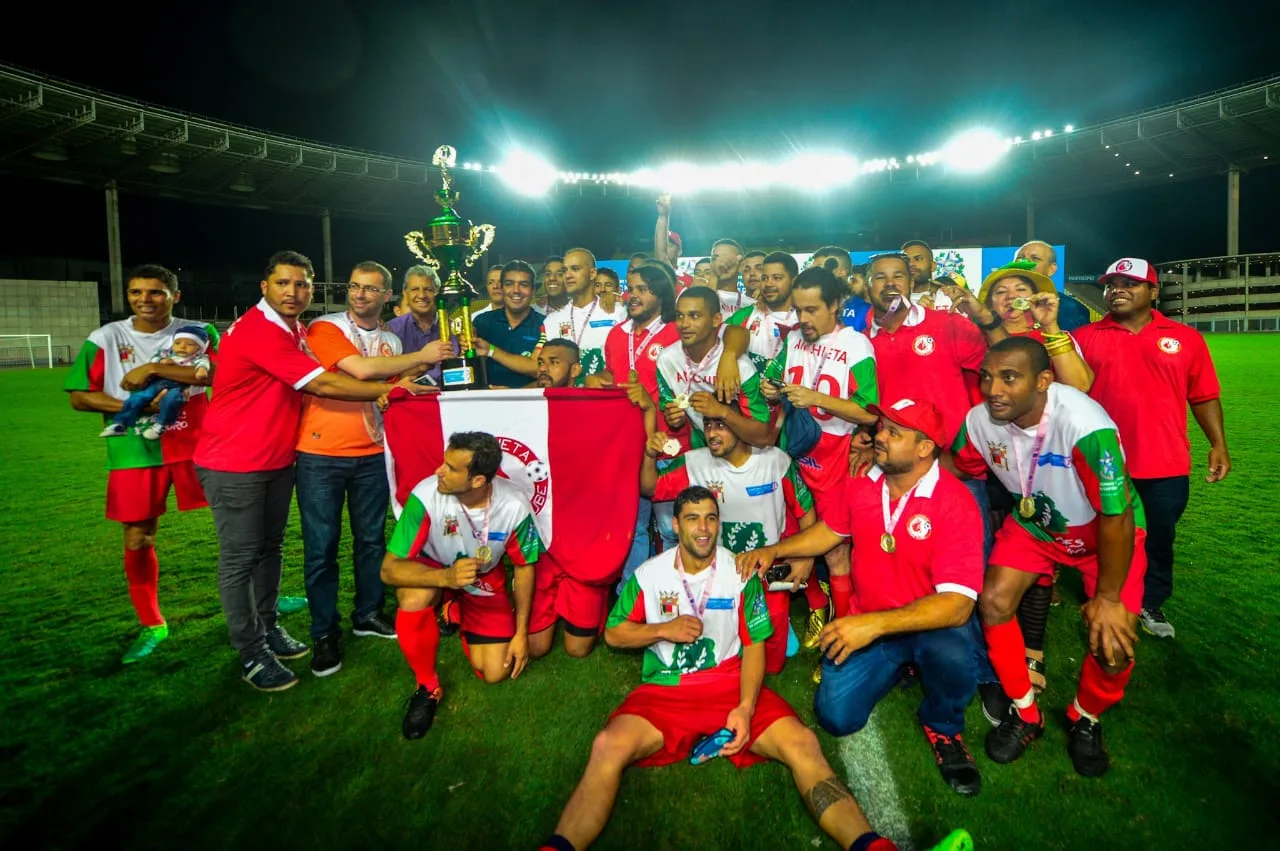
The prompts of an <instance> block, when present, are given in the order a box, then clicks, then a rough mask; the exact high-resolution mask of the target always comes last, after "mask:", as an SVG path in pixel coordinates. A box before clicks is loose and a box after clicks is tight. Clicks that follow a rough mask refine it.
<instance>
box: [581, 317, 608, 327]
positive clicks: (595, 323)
mask: <svg viewBox="0 0 1280 851" xmlns="http://www.w3.org/2000/svg"><path fill="white" fill-rule="evenodd" d="M587 325H588V327H591V328H612V327H613V320H612V319H593V320H591V321H590V322H588V323H587Z"/></svg>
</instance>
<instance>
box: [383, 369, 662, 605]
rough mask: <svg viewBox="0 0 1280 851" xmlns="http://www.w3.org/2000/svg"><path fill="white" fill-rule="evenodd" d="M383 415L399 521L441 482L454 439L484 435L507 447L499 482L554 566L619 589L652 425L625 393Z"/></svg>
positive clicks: (448, 397) (459, 397) (512, 393)
mask: <svg viewBox="0 0 1280 851" xmlns="http://www.w3.org/2000/svg"><path fill="white" fill-rule="evenodd" d="M392 400H393V401H392V404H391V406H390V407H388V408H387V410H386V413H385V414H384V415H383V422H384V427H385V430H386V450H387V459H388V460H387V473H388V477H389V478H390V481H391V497H392V505H393V508H394V510H395V513H396V516H397V517H399V516H400V510H401V506H403V505H404V501H405V500H406V499H407V498H408V496H409V492H410V491H412V490H413V488H414V487H415V486H416V485H417V484H418V482H420V481H422V480H423V479H425V478H427V477H428V476H430V475H432V474H434V473H435V471H436V468H437V467H439V466H440V463H441V461H442V460H443V458H444V447H445V443H446V441H447V439H448V436H449V435H451V434H453V433H455V432H459V431H484V432H488V433H489V434H492V435H493V436H494V437H496V438H497V439H498V445H499V446H501V447H502V453H503V456H502V470H501V471H500V472H499V475H500V476H503V477H504V478H507V479H509V480H510V481H512V482H515V483H517V484H519V485H520V486H521V488H523V490H524V492H525V494H526V495H527V496H528V497H529V502H530V504H531V505H532V506H533V510H534V513H535V515H536V516H537V521H538V530H539V532H540V533H541V535H542V538H543V541H544V543H546V544H547V547H548V550H549V554H550V557H551V559H552V560H554V561H555V562H556V563H557V564H558V565H560V566H561V567H562V568H563V569H564V570H565V572H566V573H568V574H569V575H570V576H573V577H574V578H576V579H578V580H579V581H581V582H586V583H590V584H612V583H614V582H616V581H617V577H618V575H619V573H620V572H621V570H622V564H623V562H624V561H626V558H627V552H628V551H629V550H630V548H631V535H632V532H633V530H634V529H635V520H636V511H637V510H638V508H639V499H640V460H641V457H642V455H643V453H644V443H645V441H644V421H643V419H642V417H641V415H640V410H639V409H638V408H636V406H635V405H632V404H631V402H630V400H628V399H627V396H626V394H625V393H624V392H623V391H621V390H570V389H563V390H562V389H545V390H544V389H539V388H532V389H522V390H476V391H468V392H460V393H439V394H432V395H430V396H409V395H408V394H405V393H404V391H401V390H397V391H394V392H393V394H392Z"/></svg>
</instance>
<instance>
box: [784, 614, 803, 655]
mask: <svg viewBox="0 0 1280 851" xmlns="http://www.w3.org/2000/svg"><path fill="white" fill-rule="evenodd" d="M799 652H800V636H798V635H796V631H795V630H794V629H792V628H791V621H790V620H788V621H787V658H788V659H790V658H791V657H792V656H794V655H796V654H797V653H799Z"/></svg>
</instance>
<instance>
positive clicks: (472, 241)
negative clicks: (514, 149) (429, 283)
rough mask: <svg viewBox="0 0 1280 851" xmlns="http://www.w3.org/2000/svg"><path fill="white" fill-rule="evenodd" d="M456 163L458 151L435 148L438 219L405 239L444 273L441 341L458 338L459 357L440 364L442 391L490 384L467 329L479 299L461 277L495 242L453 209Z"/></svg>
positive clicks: (439, 300)
mask: <svg viewBox="0 0 1280 851" xmlns="http://www.w3.org/2000/svg"><path fill="white" fill-rule="evenodd" d="M457 162H458V152H457V151H456V150H454V149H453V148H452V147H451V146H449V145H441V146H440V147H439V148H437V149H436V152H435V156H433V157H432V158H431V164H432V165H434V166H436V167H437V168H439V169H440V178H441V181H442V183H443V186H441V187H440V189H438V190H437V191H436V193H435V198H436V203H437V204H439V205H440V207H441V208H442V209H441V212H440V215H438V216H436V217H435V218H434V219H432V220H431V221H430V222H428V223H427V229H426V232H427V234H430V236H427V235H424V234H423V232H422V231H420V230H415V231H412V232H411V233H407V234H405V235H404V241H405V244H406V245H408V246H409V250H410V251H412V252H413V254H414V256H415V257H417V258H418V259H419V260H421V261H422V262H423V263H426V264H427V265H428V266H431V267H432V268H433V269H435V270H436V271H437V272H441V271H444V272H447V273H448V274H447V275H446V276H445V277H444V281H443V282H442V283H441V285H440V292H439V293H438V294H437V295H436V313H437V314H438V316H437V321H438V322H439V323H440V339H442V340H444V341H445V342H449V340H450V339H451V338H456V339H457V340H458V351H459V353H460V354H459V355H458V356H457V357H452V358H448V359H446V360H445V361H444V363H442V364H441V369H440V376H441V382H440V385H441V386H440V389H441V390H484V389H485V388H487V387H488V386H489V370H488V361H487V360H485V358H482V357H478V356H477V355H476V349H475V342H474V341H475V330H474V329H473V328H472V327H471V300H472V299H474V298H478V297H479V293H478V292H477V291H476V289H475V287H473V286H472V285H471V284H470V283H468V282H467V280H466V279H465V278H463V277H462V272H461V270H462V269H466V268H469V267H470V266H471V265H472V264H474V263H475V262H476V261H477V260H479V259H480V257H481V255H483V254H484V253H485V252H486V251H488V250H489V246H490V245H491V244H492V243H493V234H494V229H493V225H473V224H471V222H469V221H467V220H466V219H464V218H462V217H461V216H459V215H458V214H457V212H456V211H455V210H454V209H453V205H454V204H455V203H457V201H458V193H457V192H453V191H452V186H453V177H452V176H451V175H450V173H449V172H450V170H451V169H452V168H453V167H454V166H455V165H456V164H457Z"/></svg>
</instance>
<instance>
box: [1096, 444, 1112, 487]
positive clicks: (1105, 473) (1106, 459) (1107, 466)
mask: <svg viewBox="0 0 1280 851" xmlns="http://www.w3.org/2000/svg"><path fill="white" fill-rule="evenodd" d="M1115 477H1116V457H1115V456H1114V455H1112V454H1111V453H1110V452H1107V451H1105V450H1104V451H1103V453H1102V457H1100V458H1099V459H1098V478H1099V479H1103V480H1106V481H1110V480H1111V479H1114V478H1115Z"/></svg>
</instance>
